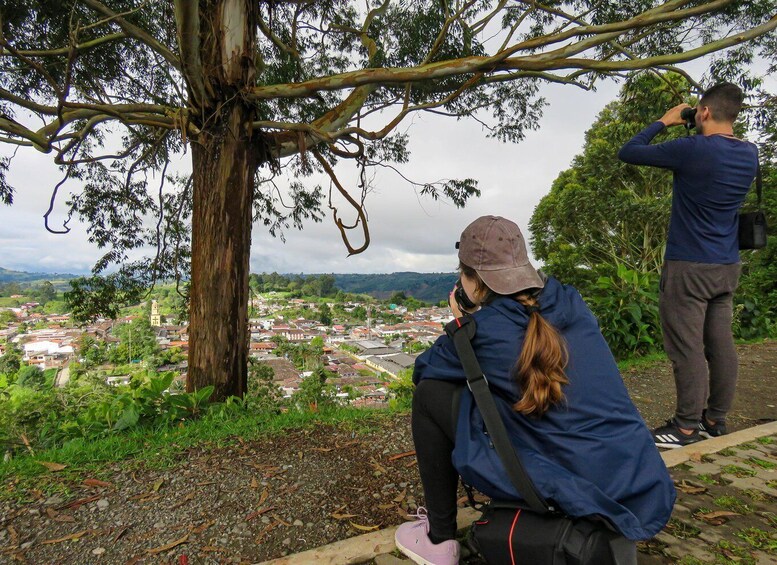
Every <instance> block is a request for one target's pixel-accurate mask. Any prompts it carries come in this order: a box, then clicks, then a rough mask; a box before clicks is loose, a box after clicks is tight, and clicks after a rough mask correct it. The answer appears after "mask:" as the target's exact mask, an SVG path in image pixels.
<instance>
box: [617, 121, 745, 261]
mask: <svg viewBox="0 0 777 565" xmlns="http://www.w3.org/2000/svg"><path fill="white" fill-rule="evenodd" d="M664 127H665V126H664V124H663V123H662V122H660V121H659V122H653V123H652V124H650V125H649V126H647V127H646V128H645V129H643V130H642V131H641V132H639V133H638V134H637V135H635V136H634V137H632V138H631V139H630V140H629V141H628V142H627V143H626V144H625V145H624V146H623V147H622V148H621V150H620V151H619V152H618V157H619V158H620V159H621V160H622V161H625V162H626V163H631V164H632V165H652V166H654V167H661V168H664V169H671V170H672V172H673V174H674V183H673V185H672V215H671V217H670V220H669V237H668V238H667V242H666V253H665V254H664V258H665V259H666V260H671V261H694V262H696V263H715V264H723V265H729V264H732V263H738V262H739V233H738V229H739V220H738V216H737V212H738V211H739V207H740V206H742V202H744V200H745V195H746V194H747V191H748V190H749V188H750V185H751V184H752V183H753V179H754V178H755V173H756V169H757V168H758V148H757V147H756V146H755V145H754V144H752V143H749V142H747V141H742V140H739V139H732V138H729V137H726V136H723V135H689V136H686V137H681V138H678V139H673V140H671V141H666V142H664V143H657V144H655V145H650V141H651V140H652V139H653V137H655V136H656V134H658V133H659V132H660V131H663V129H664Z"/></svg>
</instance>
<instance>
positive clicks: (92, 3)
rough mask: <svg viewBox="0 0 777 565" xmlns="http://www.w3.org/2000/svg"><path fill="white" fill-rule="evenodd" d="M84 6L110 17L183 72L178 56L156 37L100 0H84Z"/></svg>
mask: <svg viewBox="0 0 777 565" xmlns="http://www.w3.org/2000/svg"><path fill="white" fill-rule="evenodd" d="M82 1H83V3H84V4H86V5H87V6H89V7H90V8H92V9H93V10H95V11H96V12H99V13H101V14H103V15H105V16H109V17H110V18H111V19H113V21H115V22H116V25H118V26H119V27H120V28H121V29H123V30H124V32H125V33H126V34H127V35H128V36H130V37H134V38H135V39H137V40H138V41H141V42H143V43H145V44H146V45H148V46H149V47H151V49H153V50H154V51H156V52H157V53H159V54H160V55H162V57H164V58H165V60H166V61H167V62H168V63H170V64H171V65H172V66H173V67H175V68H176V69H178V70H179V71H180V70H181V61H180V60H179V59H178V57H176V55H175V54H174V53H173V52H172V51H170V50H169V49H168V48H167V47H165V46H164V45H162V44H161V43H160V42H159V41H157V40H156V39H154V37H153V36H152V35H151V34H149V33H148V32H147V31H145V30H144V29H141V28H139V27H138V26H136V25H134V24H131V23H129V22H128V21H127V20H125V19H124V18H123V17H121V16H120V15H119V14H117V13H116V12H114V11H113V10H111V9H110V8H108V7H107V6H105V5H104V4H103V3H102V2H98V0H82Z"/></svg>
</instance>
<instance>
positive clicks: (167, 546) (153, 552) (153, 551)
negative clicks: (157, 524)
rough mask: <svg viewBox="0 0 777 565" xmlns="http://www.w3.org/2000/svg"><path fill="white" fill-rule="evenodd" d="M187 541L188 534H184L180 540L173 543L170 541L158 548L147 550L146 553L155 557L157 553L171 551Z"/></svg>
mask: <svg viewBox="0 0 777 565" xmlns="http://www.w3.org/2000/svg"><path fill="white" fill-rule="evenodd" d="M187 541H189V534H186V535H185V536H183V537H182V538H180V539H177V540H175V541H171V542H170V543H167V544H165V545H160V546H159V547H155V548H154V549H147V550H146V553H148V554H149V555H156V554H157V553H162V552H164V551H167V550H168V549H173V548H174V547H176V546H179V545H181V544H184V543H186V542H187Z"/></svg>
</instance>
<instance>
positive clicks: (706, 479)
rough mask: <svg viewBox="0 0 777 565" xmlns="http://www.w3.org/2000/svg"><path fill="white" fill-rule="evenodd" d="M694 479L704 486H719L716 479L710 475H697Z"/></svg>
mask: <svg viewBox="0 0 777 565" xmlns="http://www.w3.org/2000/svg"><path fill="white" fill-rule="evenodd" d="M696 478H697V479H699V481H701V482H702V483H704V484H705V485H719V484H721V483H720V481H719V480H718V479H716V478H715V477H713V476H712V475H708V474H706V473H705V474H701V475H699V476H698V477H696Z"/></svg>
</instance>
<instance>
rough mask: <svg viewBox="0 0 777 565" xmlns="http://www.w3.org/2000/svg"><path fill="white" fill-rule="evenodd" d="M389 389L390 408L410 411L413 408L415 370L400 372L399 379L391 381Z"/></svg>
mask: <svg viewBox="0 0 777 565" xmlns="http://www.w3.org/2000/svg"><path fill="white" fill-rule="evenodd" d="M388 389H389V408H391V409H392V410H410V408H412V406H413V391H414V390H415V385H414V384H413V370H412V369H405V370H402V371H400V372H399V375H398V376H397V379H394V380H391V381H390V382H389V385H388Z"/></svg>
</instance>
